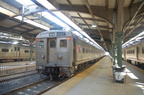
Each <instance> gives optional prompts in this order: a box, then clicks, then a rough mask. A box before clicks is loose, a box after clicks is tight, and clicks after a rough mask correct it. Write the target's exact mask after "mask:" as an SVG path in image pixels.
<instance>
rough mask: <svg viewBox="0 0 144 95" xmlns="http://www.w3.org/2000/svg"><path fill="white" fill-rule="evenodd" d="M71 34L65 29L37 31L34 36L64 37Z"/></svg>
mask: <svg viewBox="0 0 144 95" xmlns="http://www.w3.org/2000/svg"><path fill="white" fill-rule="evenodd" d="M64 36H72V33H71V32H70V31H67V30H48V31H44V32H41V33H39V34H38V35H37V36H36V38H53V37H64Z"/></svg>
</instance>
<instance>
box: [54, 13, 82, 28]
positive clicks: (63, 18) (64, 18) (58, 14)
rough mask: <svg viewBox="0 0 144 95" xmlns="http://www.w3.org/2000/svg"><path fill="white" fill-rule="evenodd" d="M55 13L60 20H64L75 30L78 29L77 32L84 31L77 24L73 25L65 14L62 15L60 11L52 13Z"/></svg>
mask: <svg viewBox="0 0 144 95" xmlns="http://www.w3.org/2000/svg"><path fill="white" fill-rule="evenodd" d="M52 13H54V14H55V15H56V16H58V17H59V18H60V19H62V20H63V21H64V22H66V23H67V24H68V25H70V26H72V27H73V28H74V29H76V30H77V31H80V30H82V29H80V28H79V27H78V26H77V25H76V24H75V23H73V22H72V21H71V20H70V19H69V18H68V17H66V16H65V15H64V14H62V13H61V12H59V11H54V12H52Z"/></svg>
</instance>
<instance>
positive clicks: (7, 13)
mask: <svg viewBox="0 0 144 95" xmlns="http://www.w3.org/2000/svg"><path fill="white" fill-rule="evenodd" d="M0 12H1V13H3V14H5V15H8V16H10V17H12V16H14V15H16V14H15V13H13V12H12V11H9V10H7V9H5V8H2V7H0Z"/></svg>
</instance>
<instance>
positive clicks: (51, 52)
mask: <svg viewBox="0 0 144 95" xmlns="http://www.w3.org/2000/svg"><path fill="white" fill-rule="evenodd" d="M48 45H49V46H48V47H49V48H48V51H47V52H48V63H55V64H56V63H57V41H56V39H48Z"/></svg>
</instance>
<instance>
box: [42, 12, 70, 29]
mask: <svg viewBox="0 0 144 95" xmlns="http://www.w3.org/2000/svg"><path fill="white" fill-rule="evenodd" d="M42 16H44V17H45V18H47V19H49V20H50V21H52V22H54V23H56V24H58V25H59V26H62V27H69V26H68V25H66V24H65V23H63V22H62V21H60V20H59V19H57V18H56V17H54V16H53V15H51V14H50V13H48V12H42Z"/></svg>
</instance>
